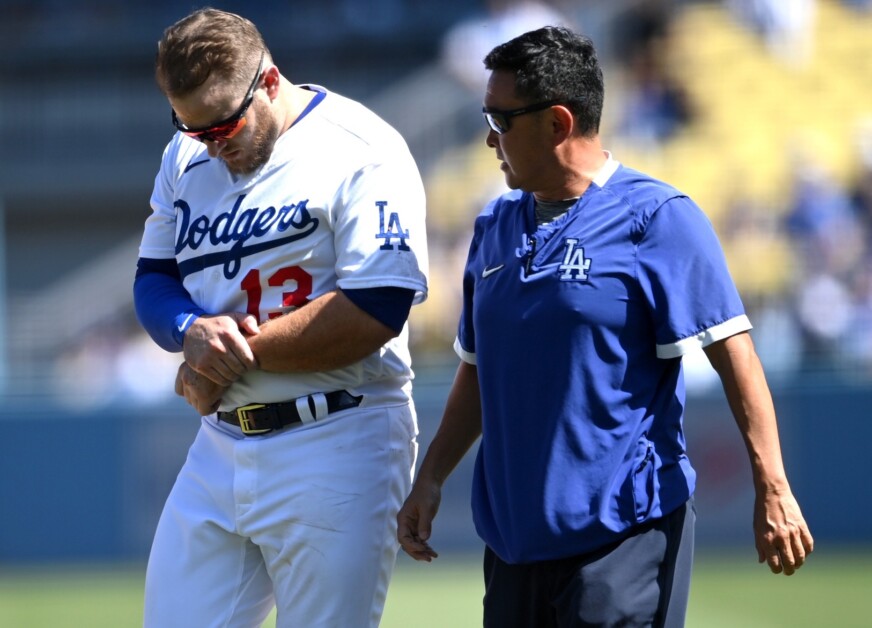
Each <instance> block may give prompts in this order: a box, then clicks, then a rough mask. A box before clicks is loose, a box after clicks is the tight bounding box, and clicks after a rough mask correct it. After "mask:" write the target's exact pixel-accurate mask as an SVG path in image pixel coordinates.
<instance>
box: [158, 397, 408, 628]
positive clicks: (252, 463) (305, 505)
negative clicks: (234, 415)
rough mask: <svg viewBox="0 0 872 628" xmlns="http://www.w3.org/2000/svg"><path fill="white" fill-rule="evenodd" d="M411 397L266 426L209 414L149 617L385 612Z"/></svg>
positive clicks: (181, 625) (326, 622)
mask: <svg viewBox="0 0 872 628" xmlns="http://www.w3.org/2000/svg"><path fill="white" fill-rule="evenodd" d="M416 435H417V422H416V417H415V410H414V406H412V405H411V404H410V405H403V406H395V407H386V408H385V407H381V408H354V409H350V410H345V411H342V412H338V413H336V414H333V415H330V416H328V417H326V418H325V419H323V420H321V421H318V422H317V423H315V424H307V425H303V426H298V427H292V428H290V429H285V430H283V431H281V432H277V433H273V434H268V435H265V436H255V437H244V436H242V435H241V434H240V433H239V432H238V430H237V429H236V428H233V427H230V426H228V425H226V424H224V423H218V422H217V420H216V419H215V418H214V416H212V417H206V418H204V419H203V424H202V427H201V428H200V431H199V433H198V435H197V437H196V439H195V441H194V443H193V445H192V446H191V449H190V451H189V453H188V458H187V460H186V462H185V464H184V465H183V467H182V469H181V471H180V473H179V476H178V478H177V479H176V483H175V485H174V487H173V489H172V491H171V492H170V495H169V497H168V498H167V502H166V505H165V506H164V510H163V513H162V514H161V517H160V521H159V523H158V527H157V531H156V533H155V538H154V543H153V545H152V549H151V554H150V557H149V562H148V569H147V573H146V585H145V616H144V626H145V628H173V627H178V628H192V627H194V626H196V627H197V628H209V627H216V628H217V627H219V626H220V627H223V628H234V627H240V628H241V627H245V628H251V627H259V626H261V624H262V623H263V621H264V619H265V618H266V617H267V615H269V613H270V611H271V610H272V608H273V605H275V606H276V607H277V613H276V617H277V624H276V625H277V626H278V627H290V626H306V627H307V628H308V627H316V626H324V627H327V626H329V627H336V628H351V627H353V628H356V627H365V626H373V627H375V626H377V625H378V623H379V620H380V618H381V614H382V610H383V609H384V603H385V597H386V595H387V587H388V583H389V581H390V577H391V573H392V571H393V568H394V564H395V561H396V555H397V550H398V544H397V540H396V514H397V511H398V510H399V508H400V506H401V504H402V503H403V500H404V499H405V497H406V495H407V494H408V492H409V489H410V486H411V479H412V472H413V469H414V465H415V458H416V456H417V449H418V444H417V441H416Z"/></svg>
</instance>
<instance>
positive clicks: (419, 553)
mask: <svg viewBox="0 0 872 628" xmlns="http://www.w3.org/2000/svg"><path fill="white" fill-rule="evenodd" d="M425 484H426V485H425ZM441 501H442V489H441V488H440V487H439V485H438V484H436V483H435V482H433V483H421V482H416V483H415V486H413V487H412V492H411V493H410V494H409V497H408V498H407V499H406V502H405V503H404V504H403V507H402V508H400V512H399V513H397V539H399V541H400V545H401V546H402V548H403V550H405V552H406V553H407V554H408V555H409V556H411V557H412V558H414V559H415V560H424V561H427V562H428V563H429V562H430V561H431V560H433V559H434V558H437V557H438V556H439V554H437V553H436V552H435V551H433V548H432V547H430V545H429V543H427V540H428V539H429V538H430V527H431V524H432V523H433V518H434V517H435V516H436V512H437V511H438V510H439V503H440V502H441Z"/></svg>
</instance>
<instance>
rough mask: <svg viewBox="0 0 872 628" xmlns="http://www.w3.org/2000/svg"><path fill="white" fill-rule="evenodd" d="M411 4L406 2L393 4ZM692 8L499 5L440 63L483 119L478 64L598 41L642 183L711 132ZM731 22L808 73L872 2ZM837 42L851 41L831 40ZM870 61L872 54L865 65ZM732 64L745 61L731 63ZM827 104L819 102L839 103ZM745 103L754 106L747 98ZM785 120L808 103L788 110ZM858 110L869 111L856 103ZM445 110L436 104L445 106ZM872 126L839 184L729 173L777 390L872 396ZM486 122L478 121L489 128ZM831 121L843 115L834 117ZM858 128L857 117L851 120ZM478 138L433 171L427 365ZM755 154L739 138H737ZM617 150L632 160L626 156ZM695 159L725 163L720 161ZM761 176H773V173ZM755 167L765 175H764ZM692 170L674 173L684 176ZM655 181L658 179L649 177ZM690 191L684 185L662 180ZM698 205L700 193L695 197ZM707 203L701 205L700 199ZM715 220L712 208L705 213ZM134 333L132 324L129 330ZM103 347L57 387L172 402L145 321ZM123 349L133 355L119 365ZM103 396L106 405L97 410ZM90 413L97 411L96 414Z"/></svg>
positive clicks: (612, 119) (732, 223)
mask: <svg viewBox="0 0 872 628" xmlns="http://www.w3.org/2000/svg"><path fill="white" fill-rule="evenodd" d="M396 1H397V2H400V0H396ZM698 4H706V3H694V2H683V1H679V0H675V1H669V0H647V1H645V2H635V1H632V0H631V1H626V2H617V3H615V2H605V1H602V2H601V1H598V0H593V1H591V2H570V1H569V0H566V1H563V2H561V1H553V2H544V1H524V0H521V1H512V0H489V1H488V2H486V3H485V6H484V7H483V11H482V12H481V13H480V14H477V15H475V16H472V17H470V18H468V19H464V20H462V21H460V22H458V23H457V24H455V25H454V26H453V27H452V28H450V29H448V30H447V31H446V32H445V34H444V38H443V41H442V46H441V49H440V51H439V54H438V57H439V58H438V59H435V60H434V63H436V64H438V65H439V66H440V68H441V70H442V71H443V72H444V73H445V74H446V75H448V76H450V77H452V80H454V81H455V82H456V84H457V85H458V86H460V88H462V89H464V90H467V92H468V94H469V97H470V102H472V103H475V102H478V103H480V99H481V96H480V94H481V90H482V89H483V86H484V81H485V79H486V74H485V72H484V70H483V69H482V68H481V63H480V60H481V59H482V58H483V56H484V54H485V53H486V52H487V51H488V50H489V49H490V48H491V47H492V46H493V45H496V44H497V43H500V42H501V41H505V40H506V39H509V38H510V37H512V36H514V35H516V34H520V33H521V32H524V31H525V30H528V29H530V28H534V27H537V26H540V25H542V24H545V23H552V24H553V23H562V24H565V25H568V26H571V27H575V28H578V29H579V30H581V31H582V32H587V33H588V34H590V35H591V36H592V38H593V39H594V41H595V42H596V43H597V44H598V47H599V48H600V51H601V55H602V56H603V57H604V59H605V61H606V63H605V64H604V65H605V67H606V68H607V73H608V74H607V76H606V109H607V112H606V117H605V119H604V123H603V129H602V134H603V137H604V144H605V145H606V147H607V148H608V147H610V146H611V147H615V150H616V155H615V156H616V158H617V159H619V160H621V161H625V157H626V161H625V163H626V164H627V165H628V166H631V167H638V168H639V169H642V170H645V169H646V168H645V167H644V166H645V164H644V163H634V162H633V161H632V157H634V156H638V155H643V156H644V155H651V154H657V153H658V151H664V150H666V149H667V148H668V147H669V146H670V143H674V142H680V141H685V142H686V141H687V136H688V133H690V132H691V131H692V132H693V133H696V134H697V135H699V134H703V135H705V134H706V133H709V132H711V130H710V129H707V127H706V125H707V124H709V118H708V117H707V110H706V107H707V105H706V103H705V102H700V101H699V99H697V98H695V97H694V94H693V90H692V89H691V87H692V85H690V84H688V81H689V79H688V76H687V75H686V74H684V75H682V74H681V73H680V72H676V71H675V67H676V66H675V59H676V57H675V54H676V51H675V49H674V48H673V44H674V41H673V34H674V28H675V23H676V22H677V21H680V20H681V18H682V16H683V12H684V11H686V10H688V7H689V6H690V5H698ZM707 4H720V5H721V9H722V11H721V12H719V13H713V14H712V15H716V16H719V17H718V18H717V19H724V17H723V16H729V18H728V19H730V20H732V21H733V22H734V24H735V25H738V27H739V28H741V29H744V30H745V31H746V32H747V33H748V34H750V36H752V37H754V38H756V40H757V41H759V43H760V48H759V49H748V50H746V51H745V54H749V55H755V54H766V55H771V57H772V59H773V61H775V62H777V63H780V64H781V65H783V67H784V71H785V72H802V71H803V66H804V65H805V64H807V63H810V60H811V59H813V58H814V55H815V33H816V20H817V19H818V15H819V9H820V8H821V6H822V5H824V4H833V5H835V4H837V5H838V8H839V10H840V11H845V12H850V14H851V15H852V16H856V19H857V20H860V21H862V22H863V23H864V24H866V25H868V27H869V29H870V30H869V37H868V39H869V40H870V42H872V18H870V15H869V11H870V7H872V2H870V1H868V0H866V1H864V0H842V1H841V2H839V1H838V0H832V2H830V3H826V2H825V1H824V0H819V1H818V2H816V1H815V0H768V1H767V0H724V1H723V2H722V3H707ZM833 36H836V37H837V36H838V35H833ZM858 54H863V53H862V52H859V51H858ZM720 62H721V63H723V64H730V63H732V62H733V59H730V58H726V59H722V60H721V61H720ZM826 96H827V95H826V94H816V98H819V99H820V98H826ZM735 97H736V101H737V102H741V101H742V99H743V98H744V96H743V94H736V95H735ZM784 97H785V102H784V107H790V106H791V101H790V100H789V99H792V98H800V97H802V95H799V94H784ZM857 97H858V98H860V97H861V96H860V95H859V93H858V96H857ZM433 98H439V94H434V95H433ZM868 108H869V118H868V120H867V119H865V118H864V117H863V116H861V115H857V116H855V117H856V119H855V120H852V121H851V127H852V128H853V129H854V132H853V134H852V136H851V137H845V138H837V141H839V142H842V143H846V144H851V145H852V146H851V150H852V152H853V154H854V159H853V160H852V162H851V163H850V164H849V166H847V167H845V166H844V165H840V167H839V169H838V171H836V170H835V169H834V167H833V166H832V165H831V164H830V163H828V161H827V159H826V155H825V154H822V153H821V152H819V151H816V150H815V148H814V145H813V144H809V143H802V142H797V143H796V144H795V145H789V146H784V147H780V149H779V150H781V151H782V152H783V154H784V155H787V157H785V159H786V161H787V173H788V174H787V176H786V178H785V179H784V182H785V183H784V185H783V186H782V189H781V194H779V195H777V197H772V198H770V197H763V198H761V197H759V196H757V195H755V194H754V193H753V192H752V191H749V190H748V189H747V188H746V186H744V185H743V184H742V181H741V180H733V181H731V180H730V176H729V175H730V173H728V172H723V173H722V174H723V176H722V179H723V182H722V185H721V189H720V191H719V193H720V194H722V196H723V197H724V198H723V203H722V204H723V208H722V209H720V210H718V211H717V212H716V215H712V220H713V223H714V224H715V227H716V229H717V231H718V233H719V236H720V238H721V240H722V243H723V245H724V249H725V251H726V253H727V256H728V261H729V263H730V266H731V269H732V270H733V271H734V275H735V278H736V281H737V283H738V284H739V289H740V291H741V292H742V295H743V299H744V301H745V304H746V307H747V309H748V313H749V316H750V318H751V322H752V324H754V327H755V331H754V332H753V335H754V338H755V342H756V343H757V345H758V352H759V353H760V355H761V358H762V359H763V361H764V365H765V366H766V368H767V373H768V375H769V377H770V379H778V378H791V377H796V376H797V375H798V374H801V375H813V376H816V377H831V376H844V375H845V374H849V375H850V377H858V374H859V377H860V378H863V379H866V380H867V381H872V102H870V103H869V104H868ZM477 111H478V110H477V109H473V110H472V111H471V115H473V116H477V115H478V113H477ZM834 115H839V114H838V112H835V113H834ZM852 115H853V114H852ZM485 135H486V129H485V127H484V123H483V122H482V123H481V126H480V128H477V130H475V128H474V129H472V130H471V131H470V133H469V136H468V137H467V138H466V140H465V141H464V142H459V143H458V145H457V146H454V147H452V148H451V149H449V150H446V151H444V154H441V155H439V156H438V158H437V159H435V160H433V165H432V166H431V167H428V169H427V170H426V171H425V173H424V175H425V184H426V186H427V193H428V229H429V238H430V253H431V260H430V267H431V294H430V299H429V300H428V302H427V303H425V304H424V305H422V306H419V307H417V308H415V309H414V310H413V314H412V318H411V323H410V325H411V343H412V348H413V352H415V353H416V354H417V355H418V356H419V359H423V360H427V359H428V358H429V357H430V356H442V357H445V356H449V357H448V359H450V355H451V354H450V351H451V345H452V341H453V337H454V334H455V331H456V324H457V316H458V312H459V308H460V288H461V285H460V277H461V272H462V268H463V264H464V261H465V256H466V248H467V245H468V242H469V238H470V236H471V226H472V222H473V219H474V217H475V215H476V213H477V212H478V211H479V210H480V209H481V208H482V207H483V206H484V204H485V203H486V202H487V200H489V199H490V198H492V197H493V196H495V195H496V194H499V193H501V192H502V191H503V190H504V187H503V186H504V184H503V178H502V174H501V173H500V171H499V169H498V165H497V162H496V161H495V158H494V156H493V153H492V151H491V150H490V149H488V148H487V147H486V146H485V145H484V138H485ZM725 135H726V136H727V137H729V138H730V141H733V142H742V141H743V140H745V139H746V138H745V137H744V136H743V133H742V129H735V132H734V133H726V134H725ZM620 147H632V150H631V151H629V152H627V153H625V152H623V151H621V150H618V149H619V148H620ZM727 148H728V147H723V146H711V147H710V149H711V151H712V153H711V154H705V155H703V154H698V155H690V159H699V160H703V159H710V160H717V159H718V151H719V150H723V151H725V152H726V150H727ZM761 165H762V164H761ZM751 167H754V166H753V164H752V165H751ZM675 168H678V170H679V171H680V168H679V167H678V166H674V167H673V170H674V169H675ZM651 174H654V175H655V176H657V175H658V173H657V172H651ZM664 178H666V179H667V181H669V182H670V183H672V184H673V185H675V186H676V187H679V188H683V185H684V182H683V181H682V180H675V177H672V178H668V177H664ZM685 191H687V192H688V193H689V194H690V195H691V196H692V197H694V198H695V194H694V193H693V191H692V190H685ZM696 200H698V201H699V200H700V199H696ZM700 204H701V205H702V206H703V209H704V210H708V207H707V206H705V204H704V203H702V202H700ZM128 323H129V324H128ZM91 340H92V341H91V342H81V343H76V344H75V346H73V347H71V349H70V351H68V352H67V353H65V354H63V355H61V356H60V357H59V359H58V360H57V362H56V368H57V373H58V377H57V381H59V382H67V383H66V384H64V386H66V387H67V388H68V389H69V390H68V391H67V392H69V393H70V394H72V392H73V391H76V392H77V394H78V395H79V399H91V398H93V399H98V398H99V399H103V400H106V401H111V400H112V397H113V394H110V393H113V391H114V397H115V398H117V397H118V396H123V395H133V396H135V397H137V398H139V399H163V398H166V397H168V396H172V379H173V377H174V374H175V368H174V367H175V365H176V364H178V362H179V358H178V356H173V355H169V354H165V353H164V352H162V351H161V350H160V349H157V348H156V347H155V346H154V345H153V344H152V343H151V342H150V341H149V340H148V339H147V338H145V336H144V335H143V334H142V332H141V331H140V330H139V329H138V327H137V326H136V324H135V321H132V322H131V321H128V322H126V323H124V324H119V325H118V326H117V328H116V329H113V330H109V331H108V332H107V331H106V330H105V329H104V330H102V331H101V333H100V334H95V337H94V338H92V339H91ZM118 347H122V349H121V350H119V349H118ZM687 366H688V369H687V373H688V382H689V385H690V386H691V387H693V386H694V385H697V386H698V387H700V388H702V387H704V386H706V385H709V384H711V383H712V382H713V381H714V379H713V378H711V377H710V375H709V372H708V369H707V367H706V365H705V364H701V363H700V362H699V361H696V360H689V361H688V365H687ZM95 369H99V370H100V371H101V372H105V373H106V374H107V381H109V379H110V373H113V372H114V373H115V374H116V376H115V378H114V382H115V383H114V384H113V386H111V387H109V386H104V385H102V384H101V383H100V378H94V377H91V376H88V377H84V376H82V377H79V378H76V377H75V375H76V374H77V373H79V374H84V373H93V372H94V370H95ZM89 387H90V388H93V391H92V393H93V394H90V395H88V394H86V393H87V391H88V390H89ZM85 403H87V402H85Z"/></svg>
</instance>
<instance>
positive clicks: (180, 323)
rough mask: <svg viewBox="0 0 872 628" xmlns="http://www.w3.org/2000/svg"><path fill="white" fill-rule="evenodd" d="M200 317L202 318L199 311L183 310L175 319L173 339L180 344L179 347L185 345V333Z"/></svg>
mask: <svg viewBox="0 0 872 628" xmlns="http://www.w3.org/2000/svg"><path fill="white" fill-rule="evenodd" d="M198 318H200V314H199V313H198V312H182V313H181V314H179V315H178V316H176V317H175V319H174V320H173V329H172V335H173V340H175V341H176V342H177V343H178V344H179V347H183V346H184V343H185V334H186V333H187V332H188V330H189V329H190V328H191V326H192V325H193V324H194V322H195V321H196V320H197V319H198Z"/></svg>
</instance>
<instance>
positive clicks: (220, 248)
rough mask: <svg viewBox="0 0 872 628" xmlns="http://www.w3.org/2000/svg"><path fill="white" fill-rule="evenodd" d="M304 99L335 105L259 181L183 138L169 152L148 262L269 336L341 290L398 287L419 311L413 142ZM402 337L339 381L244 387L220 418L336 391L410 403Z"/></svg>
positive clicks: (294, 133)
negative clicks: (247, 317) (275, 321)
mask: <svg viewBox="0 0 872 628" xmlns="http://www.w3.org/2000/svg"><path fill="white" fill-rule="evenodd" d="M306 87H308V88H309V89H313V90H315V91H319V92H324V93H326V96H325V97H324V99H323V100H322V101H321V102H320V103H319V104H318V105H317V106H316V107H314V108H313V109H312V110H311V111H309V112H308V113H307V114H306V115H305V116H303V117H302V118H301V119H299V120H297V122H296V123H295V124H294V125H293V126H292V127H291V128H290V129H288V130H287V131H286V132H285V133H283V134H282V135H281V136H280V137H279V138H278V140H277V142H276V144H275V148H274V150H273V153H272V155H271V157H270V159H269V161H268V162H267V163H266V164H264V166H263V167H261V168H259V169H258V170H257V171H255V172H254V173H252V174H248V175H233V174H231V173H230V172H229V171H228V170H227V168H226V167H225V165H224V163H223V162H222V161H221V160H220V159H212V158H210V157H209V155H208V153H207V151H206V146H205V145H204V144H202V143H201V142H199V141H197V140H193V139H190V138H188V137H186V136H184V135H182V134H181V133H177V134H176V135H175V136H174V137H173V139H172V141H171V142H170V143H169V145H168V146H167V148H166V150H165V152H164V155H163V160H162V163H161V168H160V172H159V173H158V175H157V177H156V180H155V186H154V192H153V194H152V197H151V207H152V210H153V213H152V214H151V216H150V217H149V218H148V220H147V221H146V224H145V231H144V235H143V239H142V244H141V246H140V250H139V254H140V257H143V258H152V259H168V258H175V259H176V260H177V262H178V265H179V270H180V272H181V275H182V280H183V282H184V286H185V288H186V289H187V291H188V292H189V294H190V295H191V297H192V298H193V300H194V302H196V303H197V304H198V305H199V306H200V307H202V308H203V309H204V310H206V311H207V312H209V313H213V314H217V313H224V312H231V311H235V312H249V313H252V314H254V315H255V316H257V318H258V320H259V321H260V322H264V321H266V320H267V319H269V318H272V317H275V316H279V315H281V314H283V313H286V312H289V311H291V310H293V309H295V308H297V307H300V306H302V305H305V304H306V303H307V302H309V301H311V300H313V299H315V298H317V297H319V296H321V295H323V294H325V293H327V292H329V291H331V290H334V289H336V288H344V289H359V288H375V287H388V286H390V287H400V288H409V289H413V290H415V292H416V297H415V302H416V303H419V302H421V301H423V300H424V299H425V298H426V294H427V272H428V268H427V242H426V238H425V224H424V218H425V199H424V188H423V184H422V182H421V177H420V174H419V172H418V170H417V166H416V165H415V162H414V160H413V158H412V156H411V154H410V152H409V149H408V147H407V146H406V143H405V141H404V140H403V138H402V137H401V136H400V135H399V134H398V133H397V132H396V131H395V130H394V129H392V128H391V127H390V126H389V125H387V124H386V123H385V122H384V121H383V120H381V119H380V118H379V117H378V116H376V115H375V114H374V113H372V112H371V111H369V110H368V109H366V108H365V107H363V106H362V105H360V104H359V103H356V102H354V101H352V100H349V99H347V98H344V97H342V96H340V95H338V94H334V93H330V92H327V90H325V89H324V88H322V87H318V86H306ZM407 334H408V330H407V329H404V331H403V333H402V334H400V336H399V337H397V338H395V339H393V340H392V341H390V342H389V343H388V344H386V345H385V346H384V347H383V348H382V349H381V351H380V352H378V353H376V354H373V355H371V356H369V357H367V358H365V359H363V360H362V361H360V362H358V363H356V364H353V365H351V366H348V367H346V368H342V369H337V370H334V371H329V372H323V373H304V374H293V375H288V374H277V373H267V372H264V371H252V372H250V373H247V374H246V375H245V376H243V377H242V378H241V379H240V380H239V381H238V382H236V383H235V384H233V385H232V386H231V387H230V389H229V390H228V391H227V392H226V394H225V395H224V400H223V403H222V406H221V409H222V410H229V409H233V408H235V407H238V406H242V405H246V404H249V403H270V402H279V401H286V400H288V399H293V398H295V397H299V396H302V395H306V394H310V393H313V392H319V391H330V390H339V389H346V390H348V391H350V392H352V393H353V394H363V395H365V399H366V401H365V403H366V404H367V405H369V404H371V403H390V402H405V401H408V399H409V394H410V386H409V385H408V383H409V380H410V378H411V369H410V358H409V352H408V348H407Z"/></svg>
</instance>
